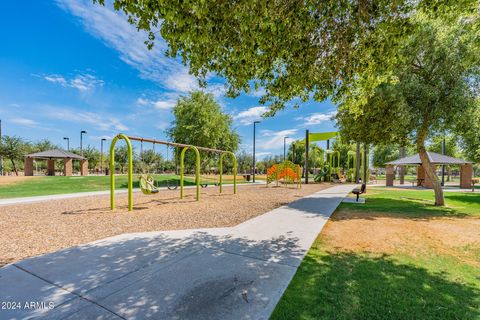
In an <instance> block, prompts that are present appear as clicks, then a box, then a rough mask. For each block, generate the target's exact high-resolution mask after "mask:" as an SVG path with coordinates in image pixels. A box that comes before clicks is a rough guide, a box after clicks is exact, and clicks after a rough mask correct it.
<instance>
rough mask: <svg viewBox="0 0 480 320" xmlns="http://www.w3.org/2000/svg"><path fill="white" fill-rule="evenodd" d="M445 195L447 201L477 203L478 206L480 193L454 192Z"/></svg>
mask: <svg viewBox="0 0 480 320" xmlns="http://www.w3.org/2000/svg"><path fill="white" fill-rule="evenodd" d="M452 193H453V192H452ZM446 197H447V201H448V200H455V201H459V202H464V203H468V204H477V205H479V206H480V193H455V194H448V195H447V196H446Z"/></svg>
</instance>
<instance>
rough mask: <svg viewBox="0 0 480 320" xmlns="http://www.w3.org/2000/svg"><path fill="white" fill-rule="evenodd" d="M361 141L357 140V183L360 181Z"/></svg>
mask: <svg viewBox="0 0 480 320" xmlns="http://www.w3.org/2000/svg"><path fill="white" fill-rule="evenodd" d="M360 157H361V154H360V143H358V142H357V151H356V163H355V172H356V173H355V183H360Z"/></svg>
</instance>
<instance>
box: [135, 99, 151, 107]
mask: <svg viewBox="0 0 480 320" xmlns="http://www.w3.org/2000/svg"><path fill="white" fill-rule="evenodd" d="M137 104H138V105H139V106H148V105H149V104H151V101H150V100H148V99H145V98H138V99H137Z"/></svg>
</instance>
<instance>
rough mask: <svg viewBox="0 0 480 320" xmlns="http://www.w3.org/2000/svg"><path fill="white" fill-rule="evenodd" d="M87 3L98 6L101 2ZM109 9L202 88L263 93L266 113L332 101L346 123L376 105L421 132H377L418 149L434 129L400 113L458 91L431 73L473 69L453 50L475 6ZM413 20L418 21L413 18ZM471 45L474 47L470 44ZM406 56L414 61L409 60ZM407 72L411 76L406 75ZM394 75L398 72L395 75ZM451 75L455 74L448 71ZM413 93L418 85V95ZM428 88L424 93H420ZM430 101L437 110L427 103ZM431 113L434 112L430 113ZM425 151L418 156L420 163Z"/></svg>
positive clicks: (120, 4) (364, 0)
mask: <svg viewBox="0 0 480 320" xmlns="http://www.w3.org/2000/svg"><path fill="white" fill-rule="evenodd" d="M93 1H94V2H99V3H101V4H103V3H104V0H93ZM113 3H114V7H115V8H116V9H117V10H123V11H124V12H125V14H126V15H127V16H128V19H129V21H130V22H131V23H132V24H135V25H136V26H137V27H138V28H139V29H141V30H146V31H147V32H148V33H149V39H148V40H147V45H148V46H150V47H151V46H152V45H154V43H155V37H156V36H158V35H161V36H162V37H163V38H164V39H165V40H166V42H167V44H168V50H167V54H168V55H170V56H171V57H177V56H179V57H181V58H182V60H183V62H184V63H185V65H188V66H189V68H190V72H191V73H192V74H194V75H195V76H197V77H199V78H200V80H201V82H204V81H203V80H205V78H206V76H207V75H208V74H209V73H211V72H213V73H214V74H217V75H219V76H221V77H223V78H225V79H226V81H227V86H228V89H229V90H228V94H229V95H231V96H235V95H237V94H239V93H240V92H241V91H250V90H251V89H252V86H253V87H254V88H257V87H259V86H262V87H264V88H265V95H264V96H263V97H262V98H261V102H262V103H268V104H269V106H270V110H271V112H270V113H269V114H272V113H274V112H275V111H276V110H278V109H281V108H283V107H284V105H285V103H286V102H288V101H292V100H293V101H294V104H295V103H296V101H302V100H303V101H306V100H309V99H312V98H313V99H315V100H318V101H321V100H324V99H326V98H329V97H332V98H333V99H334V100H335V101H344V100H345V99H346V97H347V98H349V102H348V103H347V104H348V105H350V106H351V107H352V108H351V111H353V113H351V114H349V117H350V120H349V121H350V122H352V121H355V119H356V118H357V116H358V114H361V113H362V112H363V111H362V109H363V107H364V106H365V104H366V102H367V101H373V99H374V97H373V96H375V95H376V96H377V97H378V98H377V106H375V107H373V108H374V109H376V110H373V112H374V113H376V115H377V116H381V115H383V114H384V113H385V114H386V117H385V119H388V116H391V118H390V119H393V118H395V119H396V118H397V117H398V115H399V114H402V112H403V114H402V116H403V115H405V116H406V117H407V120H408V119H410V120H411V121H410V122H409V121H405V123H409V124H415V120H414V119H417V120H418V121H417V122H422V123H423V124H425V125H418V126H415V125H411V126H406V127H405V126H404V127H401V126H397V127H399V128H392V126H391V125H389V126H386V127H385V128H386V129H387V130H390V131H391V132H387V134H386V136H388V135H391V134H393V133H395V136H396V138H398V139H404V140H405V138H402V137H403V136H406V135H408V134H409V133H411V132H414V131H415V132H418V133H419V134H418V135H416V138H415V139H417V138H418V141H417V145H418V146H422V145H424V141H425V140H424V139H426V134H424V133H425V132H428V131H429V130H430V129H431V128H433V127H435V126H438V123H437V121H436V120H438V119H434V120H433V121H431V122H432V123H428V122H430V121H423V120H424V119H423V118H422V117H420V118H418V117H417V115H419V114H421V113H422V112H420V113H415V112H414V113H408V112H405V110H407V109H408V108H411V106H412V104H411V99H416V97H417V95H418V94H426V95H424V96H422V97H420V98H421V99H423V102H421V103H420V102H419V103H417V105H419V106H420V105H422V108H420V109H422V110H424V111H425V110H426V109H427V105H425V103H427V104H431V103H434V104H435V105H436V106H439V105H443V106H445V103H446V102H447V101H446V99H443V97H444V96H445V95H447V96H449V97H452V96H454V95H457V96H458V93H459V92H450V91H449V90H450V89H452V88H454V87H455V84H456V83H458V82H457V81H454V82H453V83H451V82H450V80H454V79H455V76H453V77H450V78H449V79H447V78H448V77H443V78H442V77H436V78H435V79H433V78H432V79H429V78H428V74H429V73H436V74H437V75H438V74H440V73H441V71H439V69H437V68H436V67H435V66H439V65H440V63H446V65H445V66H443V67H441V68H440V69H441V70H443V71H445V70H446V69H447V68H448V67H449V66H450V67H451V69H452V70H451V71H452V73H453V74H455V75H457V76H458V74H462V75H464V76H467V77H469V75H466V74H467V72H465V70H466V69H469V68H470V67H471V65H472V62H477V61H478V60H477V58H476V56H473V57H472V56H470V58H466V55H468V54H469V53H471V50H465V51H463V50H462V48H461V47H462V45H464V44H465V43H466V41H467V39H465V38H468V37H469V36H468V35H473V36H475V35H477V34H478V33H479V32H480V30H479V28H480V27H479V25H480V24H479V23H478V0H456V1H455V0H419V1H411V0H396V1H391V0H339V1H323V0H307V1H289V0H279V1H263V0H244V1H242V0H240V1H199V0H192V1H164V0H159V1H136V0H114V1H113ZM419 13H420V14H421V13H424V14H425V15H426V16H425V17H421V16H420V14H419ZM428 15H431V16H434V17H435V18H437V21H436V23H437V24H442V25H441V26H444V27H447V26H449V25H452V24H453V25H457V26H459V27H458V28H457V29H456V30H453V29H452V30H447V29H446V28H444V30H443V31H439V32H437V31H435V30H436V28H433V29H432V30H429V29H428V28H426V25H427V24H425V23H424V24H423V25H422V23H421V22H422V19H423V18H425V19H426V20H428V21H431V20H432V19H431V17H430V16H428ZM439 21H440V22H439ZM462 28H464V32H463V33H462V32H461V30H462ZM424 36H425V38H423V37H424ZM456 36H458V37H457V38H456ZM455 39H458V41H455ZM476 42H477V45H478V40H476ZM437 44H442V45H441V46H440V47H439V50H435V49H436V45H437ZM449 45H452V48H454V49H453V50H452V51H451V52H448V51H445V49H446V48H447V47H448V46H449ZM409 48H410V49H409ZM415 48H416V49H415ZM425 48H427V49H431V50H425V52H430V53H433V54H426V55H425V56H423V53H422V52H421V51H422V50H423V49H425ZM463 49H465V48H463ZM415 52H416V53H417V56H418V57H419V58H420V60H419V61H415V60H408V59H411V58H412V57H414V56H415V54H414V53H415ZM435 52H436V53H435ZM457 54H459V56H458V59H457V60H462V61H463V62H465V64H462V63H460V65H459V64H458V63H453V64H452V65H451V64H449V63H450V62H458V61H457V60H456V59H455V56H456V55H457ZM437 58H440V59H437ZM444 58H445V59H444ZM450 60H452V61H450ZM454 60H455V61H454ZM416 62H420V64H418V63H416ZM414 64H416V66H415V68H416V69H415V68H413V69H412V68H410V69H408V67H409V66H412V65H414ZM477 65H478V64H477ZM402 66H406V68H403V71H402V72H399V69H402ZM453 66H455V67H453ZM457 66H459V68H458V69H455V68H456V67H457ZM429 67H433V69H429ZM409 70H410V71H414V72H416V73H417V76H418V77H419V78H418V79H420V80H421V79H423V80H425V81H430V84H428V83H427V82H424V83H423V84H421V81H420V82H418V81H417V80H418V79H417V80H416V79H413V78H410V79H409V80H408V81H405V80H407V78H405V77H403V78H402V77H401V74H404V75H405V74H407V73H408V72H407V71H409ZM439 72H440V73H439ZM444 76H446V74H444ZM400 78H402V79H401V80H402V81H401V82H402V85H401V86H403V87H404V89H406V90H407V89H408V87H410V89H412V90H411V92H410V95H409V96H410V98H409V99H402V97H401V96H399V91H398V87H400V86H398V87H397V86H395V85H394V83H395V81H398V80H399V79H400ZM440 78H442V79H440ZM469 79H470V78H469ZM434 80H440V82H439V83H438V87H436V86H435V85H434V84H433V83H434ZM443 80H446V81H447V82H446V83H444V82H442V81H443ZM463 80H465V78H463ZM417 84H420V86H419V87H418V88H417ZM429 85H430V86H432V89H433V91H429V90H427V89H428V88H427V87H428V86H429ZM440 87H443V89H445V90H447V91H442V90H441V89H442V88H440ZM460 87H461V86H457V87H455V88H456V89H459V88H460ZM405 92H407V91H405ZM372 93H375V94H372ZM438 93H440V96H439V97H442V99H443V102H442V103H438V101H436V100H435V99H434V96H436V95H437V94H438ZM398 98H400V99H398ZM352 99H355V100H356V101H355V103H353V102H352ZM382 99H384V101H383V103H381V101H380V100H382ZM399 101H401V102H402V103H399ZM386 102H391V103H392V105H393V106H391V105H390V103H386ZM347 104H345V103H344V106H345V105H347ZM458 104H459V103H456V104H455V105H458ZM440 109H441V108H440ZM432 111H433V112H432V113H435V112H438V111H440V112H442V111H441V110H439V108H437V107H435V108H433V110H432ZM455 111H456V110H455V108H452V109H451V110H448V111H447V112H446V113H445V114H442V119H448V121H447V122H446V123H445V125H449V124H451V123H452V122H453V120H452V121H451V120H450V119H449V115H451V114H453V113H455ZM395 112H396V113H395ZM437 115H438V114H437ZM454 120H456V119H454ZM367 124H371V123H367ZM417 124H418V123H417ZM382 125H383V122H379V123H378V124H377V129H376V130H377V131H376V134H377V135H378V130H379V129H378V128H379V127H380V128H382V129H383V127H382ZM344 127H345V125H344ZM399 129H400V130H399ZM382 134H383V133H382ZM350 137H353V136H352V135H351V136H350ZM357 137H358V136H357ZM356 140H358V139H356ZM385 140H389V139H388V138H387V139H385ZM390 140H395V139H393V138H392V139H390ZM424 149H425V148H424V147H421V148H420V147H419V150H420V151H422V152H420V153H421V154H422V159H423V158H424V157H425V152H424ZM426 161H428V159H427V160H426ZM432 172H433V171H432V168H431V166H430V167H429V168H427V174H428V175H429V176H431V175H432ZM432 179H435V177H432ZM435 186H436V187H435V191H436V195H437V197H436V198H437V204H443V196H442V194H441V193H442V191H441V189H439V185H438V184H437V183H436V184H435Z"/></svg>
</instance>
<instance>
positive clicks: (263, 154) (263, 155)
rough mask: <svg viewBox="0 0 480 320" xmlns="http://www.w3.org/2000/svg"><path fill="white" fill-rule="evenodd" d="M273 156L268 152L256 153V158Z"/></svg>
mask: <svg viewBox="0 0 480 320" xmlns="http://www.w3.org/2000/svg"><path fill="white" fill-rule="evenodd" d="M270 154H272V153H271V152H270V151H267V152H255V157H257V158H260V157H265V156H268V155H270Z"/></svg>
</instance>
